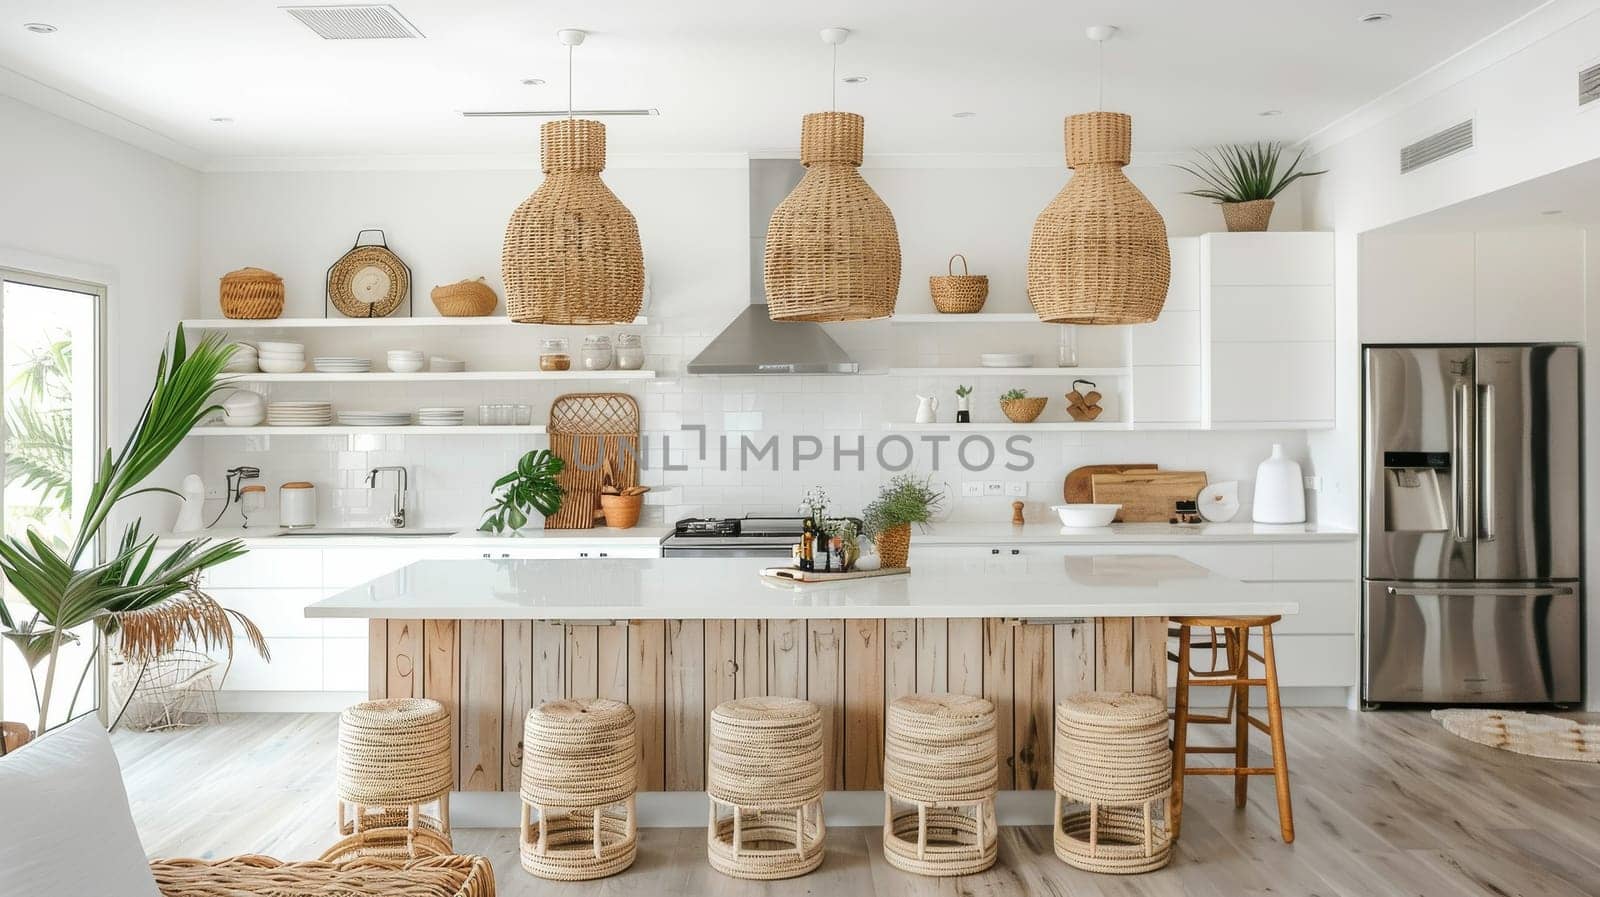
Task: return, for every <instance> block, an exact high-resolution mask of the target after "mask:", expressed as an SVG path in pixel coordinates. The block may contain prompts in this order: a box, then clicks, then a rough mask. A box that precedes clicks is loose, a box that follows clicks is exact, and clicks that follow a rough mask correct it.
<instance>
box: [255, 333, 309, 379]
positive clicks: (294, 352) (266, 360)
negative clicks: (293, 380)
mask: <svg viewBox="0 0 1600 897" xmlns="http://www.w3.org/2000/svg"><path fill="white" fill-rule="evenodd" d="M256 359H257V364H259V365H260V366H261V369H262V370H263V371H266V372H267V373H269V374H298V373H300V372H301V371H303V370H305V369H306V347H305V346H304V345H303V344H301V343H286V342H277V341H273V340H262V341H261V343H260V345H259V346H258V347H257V349H256Z"/></svg>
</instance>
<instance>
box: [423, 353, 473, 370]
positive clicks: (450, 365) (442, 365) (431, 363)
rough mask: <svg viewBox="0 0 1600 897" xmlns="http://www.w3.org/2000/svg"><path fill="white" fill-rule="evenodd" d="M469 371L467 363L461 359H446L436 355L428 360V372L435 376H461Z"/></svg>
mask: <svg viewBox="0 0 1600 897" xmlns="http://www.w3.org/2000/svg"><path fill="white" fill-rule="evenodd" d="M466 369H467V363H466V362H465V361H462V360H461V359H459V358H445V357H444V356H442V355H435V356H433V357H432V358H429V359H428V370H430V371H433V372H434V373H435V374H459V373H461V372H462V371H464V370H466Z"/></svg>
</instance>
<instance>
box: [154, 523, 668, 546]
mask: <svg viewBox="0 0 1600 897" xmlns="http://www.w3.org/2000/svg"><path fill="white" fill-rule="evenodd" d="M671 533H672V528H671V527H666V526H636V527H632V528H631V529H612V528H610V527H604V526H597V527H594V528H593V529H538V530H529V531H527V532H524V533H523V534H522V535H519V536H495V535H490V534H487V533H480V532H477V531H475V530H465V531H463V532H417V531H415V530H414V531H413V532H412V533H410V534H405V533H404V531H397V532H372V531H370V530H363V531H360V532H341V531H340V530H339V529H338V528H335V527H325V528H320V529H317V530H314V531H313V532H312V533H310V534H306V533H296V532H293V531H290V530H283V529H279V528H277V527H261V528H257V529H213V530H205V531H203V532H198V533H183V534H174V535H168V536H162V537H161V539H160V540H158V542H157V545H158V546H160V547H163V548H166V547H172V546H175V545H177V544H179V543H180V542H182V541H184V540H186V539H193V538H196V537H200V536H204V537H207V538H211V539H243V540H244V543H245V544H246V545H247V546H249V547H250V548H251V549H259V548H397V547H401V546H405V545H416V546H419V547H421V546H432V547H439V546H444V547H451V548H540V547H548V548H560V547H565V546H577V545H595V544H599V545H614V546H618V547H621V546H630V547H654V546H656V545H659V544H661V540H662V539H665V538H666V537H667V536H669V535H671Z"/></svg>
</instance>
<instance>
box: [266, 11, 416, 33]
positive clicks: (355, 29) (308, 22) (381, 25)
mask: <svg viewBox="0 0 1600 897" xmlns="http://www.w3.org/2000/svg"><path fill="white" fill-rule="evenodd" d="M279 8H280V9H282V10H283V11H284V12H286V13H288V14H289V15H291V16H294V17H295V18H296V19H299V20H300V24H302V25H304V26H306V27H307V28H310V29H311V30H312V31H315V32H316V33H317V36H318V37H320V38H322V39H324V40H385V39H394V38H406V37H421V36H422V32H420V31H418V30H417V28H416V26H415V25H412V24H411V23H410V22H408V21H406V17H405V16H403V15H401V14H400V10H398V9H395V8H394V7H393V6H390V5H389V4H387V3H384V4H368V5H358V6H282V7H279Z"/></svg>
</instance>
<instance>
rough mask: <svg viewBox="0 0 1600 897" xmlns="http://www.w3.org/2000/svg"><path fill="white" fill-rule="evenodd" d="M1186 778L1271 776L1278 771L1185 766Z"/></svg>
mask: <svg viewBox="0 0 1600 897" xmlns="http://www.w3.org/2000/svg"><path fill="white" fill-rule="evenodd" d="M1183 774H1184V775H1186V776H1273V775H1277V774H1278V771H1277V770H1276V769H1273V768H1272V767H1270V766H1185V767H1184V768H1183Z"/></svg>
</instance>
